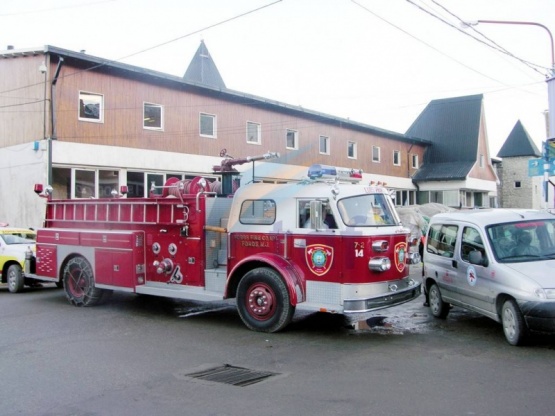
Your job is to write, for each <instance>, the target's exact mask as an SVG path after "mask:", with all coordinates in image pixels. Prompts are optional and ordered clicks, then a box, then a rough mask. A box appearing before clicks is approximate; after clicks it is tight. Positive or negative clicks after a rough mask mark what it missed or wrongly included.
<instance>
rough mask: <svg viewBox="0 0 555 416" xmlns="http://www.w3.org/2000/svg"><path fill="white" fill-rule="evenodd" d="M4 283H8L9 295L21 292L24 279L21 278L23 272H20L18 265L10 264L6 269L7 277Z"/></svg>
mask: <svg viewBox="0 0 555 416" xmlns="http://www.w3.org/2000/svg"><path fill="white" fill-rule="evenodd" d="M6 281H7V283H8V290H9V291H10V292H11V293H17V292H21V291H22V290H23V286H24V285H25V278H24V277H23V270H21V266H20V265H19V264H12V265H11V266H10V267H8V277H7V279H6Z"/></svg>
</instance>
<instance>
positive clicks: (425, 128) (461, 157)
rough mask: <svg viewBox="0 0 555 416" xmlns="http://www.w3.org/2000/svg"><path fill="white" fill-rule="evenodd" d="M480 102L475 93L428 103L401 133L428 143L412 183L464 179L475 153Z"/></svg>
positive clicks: (472, 163)
mask: <svg viewBox="0 0 555 416" xmlns="http://www.w3.org/2000/svg"><path fill="white" fill-rule="evenodd" d="M482 100H483V95H482V94H478V95H469V96H465V97H455V98H443V99H439V100H432V101H430V103H429V104H428V105H427V106H426V108H425V109H424V111H422V113H420V115H419V116H418V118H417V119H416V120H415V121H414V123H413V124H412V125H411V126H410V127H409V129H408V130H407V132H406V133H405V134H406V135H407V136H412V137H419V138H421V139H426V140H429V141H431V142H432V146H431V147H429V148H428V149H427V150H426V153H425V155H424V160H423V166H422V168H420V169H419V170H418V172H417V173H416V174H415V176H414V177H413V179H414V180H416V181H424V180H455V179H464V178H466V176H467V175H468V174H469V172H470V170H471V169H472V167H473V165H474V163H475V162H476V158H477V154H478V145H479V139H480V123H481V120H482ZM446 166H451V169H446Z"/></svg>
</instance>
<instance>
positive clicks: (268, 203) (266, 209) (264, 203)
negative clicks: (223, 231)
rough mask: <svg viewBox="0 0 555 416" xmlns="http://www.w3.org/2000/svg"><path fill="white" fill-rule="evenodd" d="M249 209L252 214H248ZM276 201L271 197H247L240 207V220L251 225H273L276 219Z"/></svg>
mask: <svg viewBox="0 0 555 416" xmlns="http://www.w3.org/2000/svg"><path fill="white" fill-rule="evenodd" d="M247 210H251V211H252V215H246V212H247ZM276 211H277V204H276V201H275V200H273V199H270V198H262V199H245V200H244V201H243V202H242V203H241V207H240V208H239V222H240V223H241V224H249V225H272V224H273V223H274V222H275V221H276V214H277V212H276Z"/></svg>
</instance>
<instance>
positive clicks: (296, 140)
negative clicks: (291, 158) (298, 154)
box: [285, 129, 299, 150]
mask: <svg viewBox="0 0 555 416" xmlns="http://www.w3.org/2000/svg"><path fill="white" fill-rule="evenodd" d="M291 133H292V134H293V141H294V143H293V147H291V146H289V134H291ZM285 148H286V149H290V150H298V149H299V131H298V130H293V129H286V130H285Z"/></svg>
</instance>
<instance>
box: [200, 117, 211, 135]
mask: <svg viewBox="0 0 555 416" xmlns="http://www.w3.org/2000/svg"><path fill="white" fill-rule="evenodd" d="M200 134H202V135H203V136H214V116H211V115H208V114H201V115H200Z"/></svg>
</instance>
